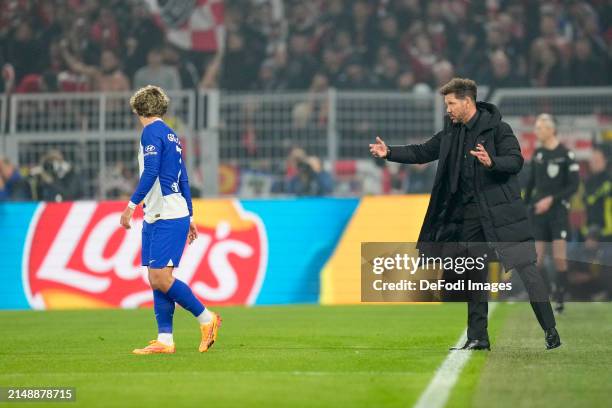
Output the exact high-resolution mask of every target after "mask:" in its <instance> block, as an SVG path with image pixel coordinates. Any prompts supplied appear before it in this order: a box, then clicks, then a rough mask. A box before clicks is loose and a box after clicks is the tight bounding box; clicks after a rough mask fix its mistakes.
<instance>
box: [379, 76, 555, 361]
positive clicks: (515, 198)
mask: <svg viewBox="0 0 612 408" xmlns="http://www.w3.org/2000/svg"><path fill="white" fill-rule="evenodd" d="M440 93H441V94H442V95H443V96H444V103H445V104H446V112H447V115H446V116H445V121H444V129H442V130H441V131H440V132H438V133H436V134H435V135H434V136H433V137H432V138H431V139H429V140H428V141H426V142H425V143H422V144H414V145H405V146H387V145H386V144H385V142H384V141H383V140H381V139H380V138H379V137H377V138H376V142H375V143H373V144H370V152H371V153H372V155H373V156H375V157H379V158H385V159H386V160H388V161H393V162H398V163H409V164H414V163H428V162H432V161H435V160H438V169H437V171H436V176H435V180H434V186H433V190H432V193H431V198H430V201H429V206H428V208H427V213H426V215H425V219H424V221H423V226H422V227H421V232H420V234H419V241H418V244H419V249H421V250H423V249H424V248H427V245H429V246H432V245H431V244H434V245H435V244H436V243H444V242H462V243H470V242H471V243H481V245H485V246H486V247H487V248H488V249H490V250H493V251H494V252H495V255H496V256H497V258H498V259H499V260H500V261H501V262H502V264H503V265H504V267H505V268H506V270H511V269H514V270H516V271H517V272H518V274H519V276H520V277H521V279H522V281H523V283H524V284H525V287H526V289H527V292H528V294H529V299H530V302H531V307H532V308H533V311H534V313H535V315H536V318H537V319H538V322H539V324H540V326H541V327H542V329H543V330H544V338H545V343H546V348H547V349H552V348H556V347H559V346H560V345H561V340H560V338H559V334H558V333H557V330H556V329H555V317H554V315H553V311H552V307H551V305H550V302H549V301H548V287H547V285H546V283H545V281H544V278H543V277H542V276H541V275H540V274H539V273H538V272H537V269H536V265H535V264H536V251H535V242H534V238H533V234H532V229H531V225H530V223H529V219H528V216H527V208H526V206H525V204H524V203H523V200H522V198H521V190H520V186H519V181H518V177H517V174H518V173H519V172H520V170H521V168H522V167H523V156H522V155H521V148H520V145H519V143H518V140H517V138H516V136H515V135H514V133H513V132H512V129H511V127H510V126H509V125H508V124H507V123H506V122H504V121H502V116H501V114H500V112H499V110H498V109H497V107H496V106H495V105H492V104H490V103H485V102H476V95H477V87H476V83H475V82H474V81H472V80H470V79H463V78H453V79H452V80H451V81H450V82H449V83H447V84H446V85H444V86H443V87H442V88H441V89H440ZM482 279H486V277H482ZM467 303H468V332H467V342H466V343H465V345H464V346H463V347H462V349H466V350H489V349H490V343H489V336H488V332H487V326H488V320H487V319H488V316H487V315H488V303H487V299H486V297H484V298H483V297H482V296H470V295H468V298H467Z"/></svg>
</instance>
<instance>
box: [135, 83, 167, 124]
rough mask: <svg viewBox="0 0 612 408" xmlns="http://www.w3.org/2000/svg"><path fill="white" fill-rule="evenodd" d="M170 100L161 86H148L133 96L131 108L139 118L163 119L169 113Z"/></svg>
mask: <svg viewBox="0 0 612 408" xmlns="http://www.w3.org/2000/svg"><path fill="white" fill-rule="evenodd" d="M169 104H170V98H168V95H166V93H165V92H164V90H163V89H161V88H160V87H159V86H153V85H147V86H145V87H144V88H140V89H139V90H137V91H136V93H134V95H132V97H131V98H130V106H131V107H132V110H133V111H134V113H135V114H137V115H138V116H144V117H145V118H150V117H154V116H157V117H160V118H161V117H162V116H164V115H165V114H166V112H167V111H168V105H169Z"/></svg>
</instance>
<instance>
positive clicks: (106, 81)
mask: <svg viewBox="0 0 612 408" xmlns="http://www.w3.org/2000/svg"><path fill="white" fill-rule="evenodd" d="M60 46H61V47H62V55H63V57H64V60H65V61H66V63H67V64H68V66H69V67H70V69H72V70H73V71H75V72H77V73H80V74H83V75H86V76H87V77H88V78H89V81H90V84H91V88H92V89H94V90H97V91H102V92H117V91H129V90H130V81H129V80H128V78H127V77H126V76H125V74H124V73H123V71H121V68H120V67H119V59H118V58H117V55H116V54H115V52H114V51H112V50H104V51H102V55H101V57H100V63H101V66H100V68H98V67H96V66H93V65H86V64H84V63H83V62H81V61H80V60H78V59H77V58H76V57H74V56H73V55H72V54H70V52H69V51H68V45H67V43H66V42H65V41H64V42H62V43H61V44H60Z"/></svg>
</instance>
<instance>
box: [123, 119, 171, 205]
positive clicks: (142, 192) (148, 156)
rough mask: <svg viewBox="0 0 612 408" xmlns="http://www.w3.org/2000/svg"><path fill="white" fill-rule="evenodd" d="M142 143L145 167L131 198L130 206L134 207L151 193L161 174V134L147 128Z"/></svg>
mask: <svg viewBox="0 0 612 408" xmlns="http://www.w3.org/2000/svg"><path fill="white" fill-rule="evenodd" d="M140 144H141V149H142V155H143V159H144V169H143V171H142V174H141V175H140V181H139V182H138V186H136V191H134V194H132V198H130V203H129V206H130V207H132V208H135V207H136V206H137V205H138V204H139V203H140V202H141V201H142V200H143V199H144V198H145V196H146V195H147V194H148V193H149V191H150V190H151V187H153V184H154V183H155V180H156V179H157V177H158V176H159V168H160V167H161V155H162V148H163V145H162V139H161V138H160V137H159V135H157V134H155V133H154V132H152V131H149V130H148V128H145V129H144V130H143V132H142V138H141V142H140Z"/></svg>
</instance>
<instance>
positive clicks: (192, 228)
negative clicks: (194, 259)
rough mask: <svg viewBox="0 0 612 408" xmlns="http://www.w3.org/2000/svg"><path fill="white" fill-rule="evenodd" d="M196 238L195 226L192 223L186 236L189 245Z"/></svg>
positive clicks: (196, 230)
mask: <svg viewBox="0 0 612 408" xmlns="http://www.w3.org/2000/svg"><path fill="white" fill-rule="evenodd" d="M197 237H198V229H197V228H196V225H195V224H194V223H193V222H192V223H191V224H189V234H187V239H188V240H189V245H191V243H192V242H193V241H195V239H196V238H197Z"/></svg>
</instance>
